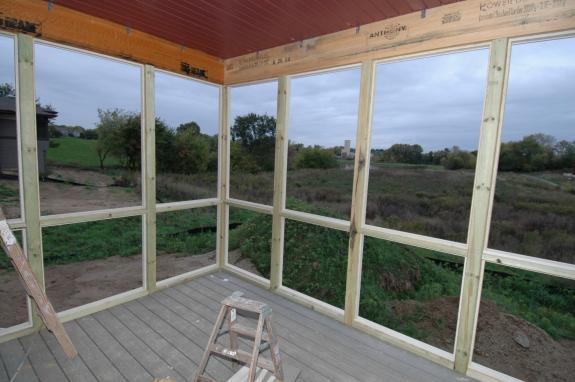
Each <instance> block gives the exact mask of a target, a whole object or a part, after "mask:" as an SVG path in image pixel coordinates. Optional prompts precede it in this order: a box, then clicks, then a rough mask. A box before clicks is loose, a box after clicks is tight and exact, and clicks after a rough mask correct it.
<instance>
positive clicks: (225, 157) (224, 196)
mask: <svg viewBox="0 0 575 382" xmlns="http://www.w3.org/2000/svg"><path fill="white" fill-rule="evenodd" d="M229 106H230V101H229V88H228V87H227V86H222V87H220V134H219V142H218V151H219V152H218V212H217V213H218V240H217V243H216V253H217V264H218V267H220V268H223V267H224V266H225V265H226V264H227V263H228V236H229V228H230V227H229V224H228V223H229V218H230V207H229V205H228V200H229V199H230V186H229V185H230V126H229Z"/></svg>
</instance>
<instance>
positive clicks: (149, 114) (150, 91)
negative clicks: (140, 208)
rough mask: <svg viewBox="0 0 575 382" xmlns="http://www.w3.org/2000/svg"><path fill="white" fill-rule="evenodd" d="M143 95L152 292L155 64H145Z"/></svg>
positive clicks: (150, 285)
mask: <svg viewBox="0 0 575 382" xmlns="http://www.w3.org/2000/svg"><path fill="white" fill-rule="evenodd" d="M143 74H144V76H143V77H144V80H143V94H142V97H143V98H142V99H143V102H142V106H143V112H142V126H143V134H144V136H143V146H142V147H143V148H144V150H143V154H144V155H143V159H144V160H143V161H144V163H143V166H142V167H143V169H144V171H143V177H144V181H143V182H142V184H143V188H142V190H143V198H144V208H145V209H146V212H145V218H144V229H143V233H144V256H145V272H144V277H145V283H144V285H145V288H146V291H147V292H148V293H152V292H153V291H155V290H156V109H155V108H156V106H155V105H156V102H155V96H156V94H155V74H154V67H153V66H152V65H144V73H143Z"/></svg>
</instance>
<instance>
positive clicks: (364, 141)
mask: <svg viewBox="0 0 575 382" xmlns="http://www.w3.org/2000/svg"><path fill="white" fill-rule="evenodd" d="M374 88H375V64H374V62H373V60H368V61H365V62H364V63H362V65H361V82H360V90H359V109H358V118H357V132H356V144H355V165H354V172H353V191H352V204H351V226H350V232H349V248H348V257H347V281H346V289H345V315H344V321H345V323H346V324H348V325H352V324H353V321H354V320H355V319H356V317H357V316H358V313H359V297H360V289H361V263H362V257H363V238H364V236H363V234H362V229H363V225H364V224H365V208H366V205H367V182H368V178H369V161H370V153H369V142H370V138H371V124H372V119H373V118H372V114H373V93H374Z"/></svg>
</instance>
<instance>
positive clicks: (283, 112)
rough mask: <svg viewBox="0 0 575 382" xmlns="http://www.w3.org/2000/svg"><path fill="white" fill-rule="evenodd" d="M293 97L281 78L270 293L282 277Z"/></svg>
mask: <svg viewBox="0 0 575 382" xmlns="http://www.w3.org/2000/svg"><path fill="white" fill-rule="evenodd" d="M290 93H291V92H290V79H289V78H287V77H286V76H281V77H280V78H279V79H278V94H277V113H276V115H277V122H276V141H275V157H274V197H273V210H272V214H273V217H272V252H271V264H270V289H278V288H279V287H281V285H282V277H283V258H284V231H285V229H284V227H285V218H284V217H283V216H282V211H283V210H284V209H285V204H286V178H287V176H286V174H287V160H288V158H287V156H288V145H289V141H288V125H289V99H290Z"/></svg>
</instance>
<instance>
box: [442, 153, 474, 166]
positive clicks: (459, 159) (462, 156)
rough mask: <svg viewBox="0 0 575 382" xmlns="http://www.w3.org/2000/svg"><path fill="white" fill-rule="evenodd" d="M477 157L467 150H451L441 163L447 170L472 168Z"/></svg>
mask: <svg viewBox="0 0 575 382" xmlns="http://www.w3.org/2000/svg"><path fill="white" fill-rule="evenodd" d="M476 160H477V158H475V155H473V154H472V153H470V152H468V151H460V150H458V151H452V152H450V153H449V154H447V156H446V157H445V158H443V160H442V161H441V164H442V165H443V167H445V168H446V169H448V170H460V169H466V170H473V169H474V168H475V162H476Z"/></svg>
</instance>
